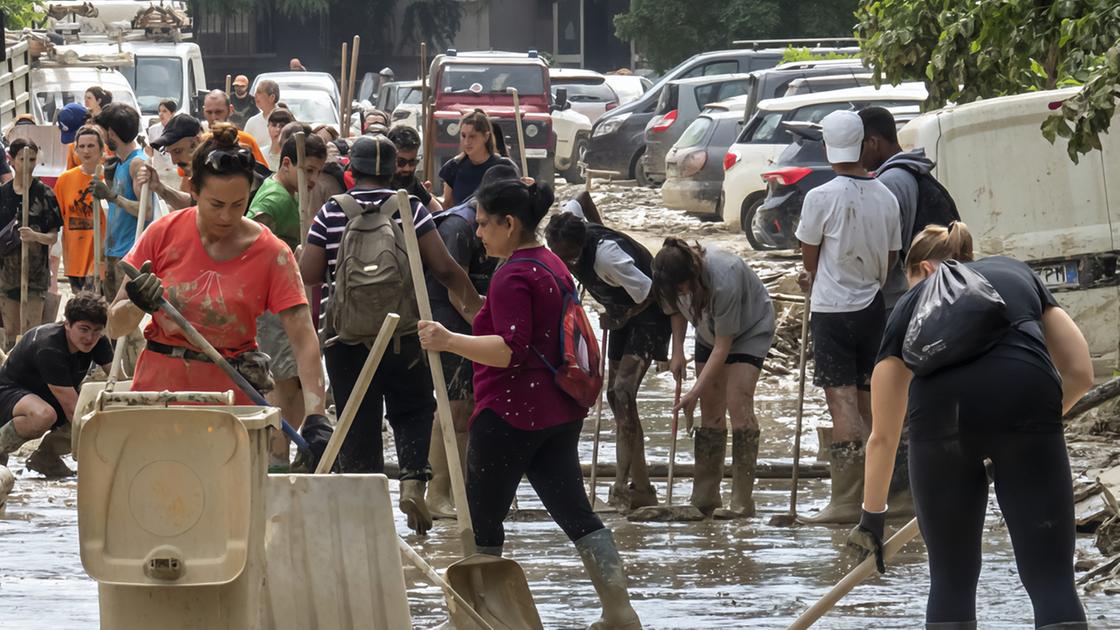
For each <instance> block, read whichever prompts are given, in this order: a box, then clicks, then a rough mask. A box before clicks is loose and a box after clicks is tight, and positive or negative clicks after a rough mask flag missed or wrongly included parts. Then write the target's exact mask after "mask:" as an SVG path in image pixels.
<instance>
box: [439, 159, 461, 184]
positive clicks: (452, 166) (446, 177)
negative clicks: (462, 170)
mask: <svg viewBox="0 0 1120 630" xmlns="http://www.w3.org/2000/svg"><path fill="white" fill-rule="evenodd" d="M458 172H459V162H458V161H456V160H455V158H451V159H450V160H448V161H446V162H444V163H443V166H441V167H440V169H439V178H440V179H441V180H443V183H445V184H447V185H448V186H450V187H451V188H452V189H454V188H455V174H456V173H458Z"/></svg>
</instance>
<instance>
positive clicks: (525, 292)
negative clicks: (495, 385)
mask: <svg viewBox="0 0 1120 630" xmlns="http://www.w3.org/2000/svg"><path fill="white" fill-rule="evenodd" d="M533 294H534V291H533V282H532V279H531V278H530V277H527V276H525V275H522V274H521V273H518V272H516V271H512V270H511V271H507V272H506V273H504V274H502V275H501V276H498V277H496V278H495V279H494V282H493V283H492V284H491V285H490V295H489V296H488V299H487V303H488V304H489V305H490V318H491V321H492V322H493V324H494V334H496V335H498V336H499V337H501V338H502V340H503V341H505V343H506V346H508V347H509V349H510V361H509V367H511V368H514V367H518V366H520V365H522V364H524V363H525V362H526V361H527V360H529V358H530V357H533V356H535V354H534V353H533V351H532V349H531V344H532V340H533Z"/></svg>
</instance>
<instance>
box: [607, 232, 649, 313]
mask: <svg viewBox="0 0 1120 630" xmlns="http://www.w3.org/2000/svg"><path fill="white" fill-rule="evenodd" d="M595 273H596V274H597V275H598V276H599V277H600V278H602V279H603V280H604V281H606V282H607V284H611V285H614V286H616V287H622V288H623V289H624V290H625V291H626V294H627V295H629V296H630V299H631V300H634V303H635V304H641V303H642V302H644V301H645V299H646V298H647V297H649V292H650V289H651V288H653V280H652V279H651V278H650V277H649V276H647V275H646V274H644V273H642V272H641V270H639V269H638V266H637V265H635V264H634V259H633V258H631V257H630V255H629V254H627V253H626V252H625V251H623V250H622V248H621V247H619V246H618V243H615V242H614V241H608V240H603V241H602V242H600V243H599V247H598V248H597V249H596V250H595Z"/></svg>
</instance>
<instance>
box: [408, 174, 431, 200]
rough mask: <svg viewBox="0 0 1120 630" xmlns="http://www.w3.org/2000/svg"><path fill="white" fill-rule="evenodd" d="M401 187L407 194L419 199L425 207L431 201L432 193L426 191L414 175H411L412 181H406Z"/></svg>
mask: <svg viewBox="0 0 1120 630" xmlns="http://www.w3.org/2000/svg"><path fill="white" fill-rule="evenodd" d="M403 188H404V189H405V190H407V191H408V194H410V195H412V196H413V197H416V198H417V199H419V200H420V203H422V204H424V207H425V208H427V207H428V204H429V203H431V202H432V193H430V192H428V189H427V188H424V184H421V183H420V180H419V179H417V178H416V176H415V175H413V176H412V181H410V182H408V184H407V185H406V186H404V187H403Z"/></svg>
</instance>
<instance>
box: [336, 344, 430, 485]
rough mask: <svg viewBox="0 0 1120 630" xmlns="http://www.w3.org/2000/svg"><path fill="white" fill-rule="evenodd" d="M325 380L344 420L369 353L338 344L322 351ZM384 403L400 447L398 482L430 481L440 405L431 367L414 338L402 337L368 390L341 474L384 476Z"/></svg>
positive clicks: (348, 438) (352, 429)
mask: <svg viewBox="0 0 1120 630" xmlns="http://www.w3.org/2000/svg"><path fill="white" fill-rule="evenodd" d="M323 355H324V357H325V358H326V361H327V374H329V375H330V378H331V389H332V391H333V392H334V401H335V406H336V408H337V409H338V410H339V415H341V413H342V410H344V409H346V405H347V404H349V402H350V393H351V392H352V391H353V390H354V385H355V384H356V381H357V380H358V374H359V373H360V372H361V370H362V365H363V364H364V363H365V360H366V357H368V356H369V349H368V348H366V347H365V346H364V345H352V346H351V345H346V344H342V343H336V344H333V345H331V346H328V347H327V348H325V349H324V350H323ZM382 401H384V403H385V407H386V408H387V413H386V414H385V415H386V418H387V419H388V420H389V426H391V427H392V428H393V441H394V442H395V443H396V446H397V460H398V462H399V463H400V467H401V473H400V479H402V480H404V479H424V480H426V479H428V478H429V477H430V476H431V467H430V466H429V465H428V447H429V446H430V445H431V441H432V418H433V417H434V412H435V407H436V402H435V398H434V394H433V393H432V378H431V373H430V372H429V371H428V364H427V363H425V361H424V358H423V351H422V350H421V349H420V340H419V338H418V337H416V336H415V335H411V336H406V337H402V338H401V340H400V344H399V347H397V343H396V342H393V343H390V344H389V349H388V350H387V351H386V352H385V356H384V357H382V359H381V364H380V365H379V366H378V368H377V371H376V372H375V373H374V375H373V380H372V381H371V382H370V385H369V389H368V390H366V395H365V398H364V399H363V400H362V403H361V406H360V407H358V413H357V415H356V416H355V417H354V424H353V425H352V426H351V427H350V433H348V434H347V435H346V441H345V442H343V443H342V449H341V451H340V453H339V465H340V466H341V468H342V472H350V473H380V472H382V471H383V470H384V468H385V456H384V446H383V445H382V442H381V414H382Z"/></svg>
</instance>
